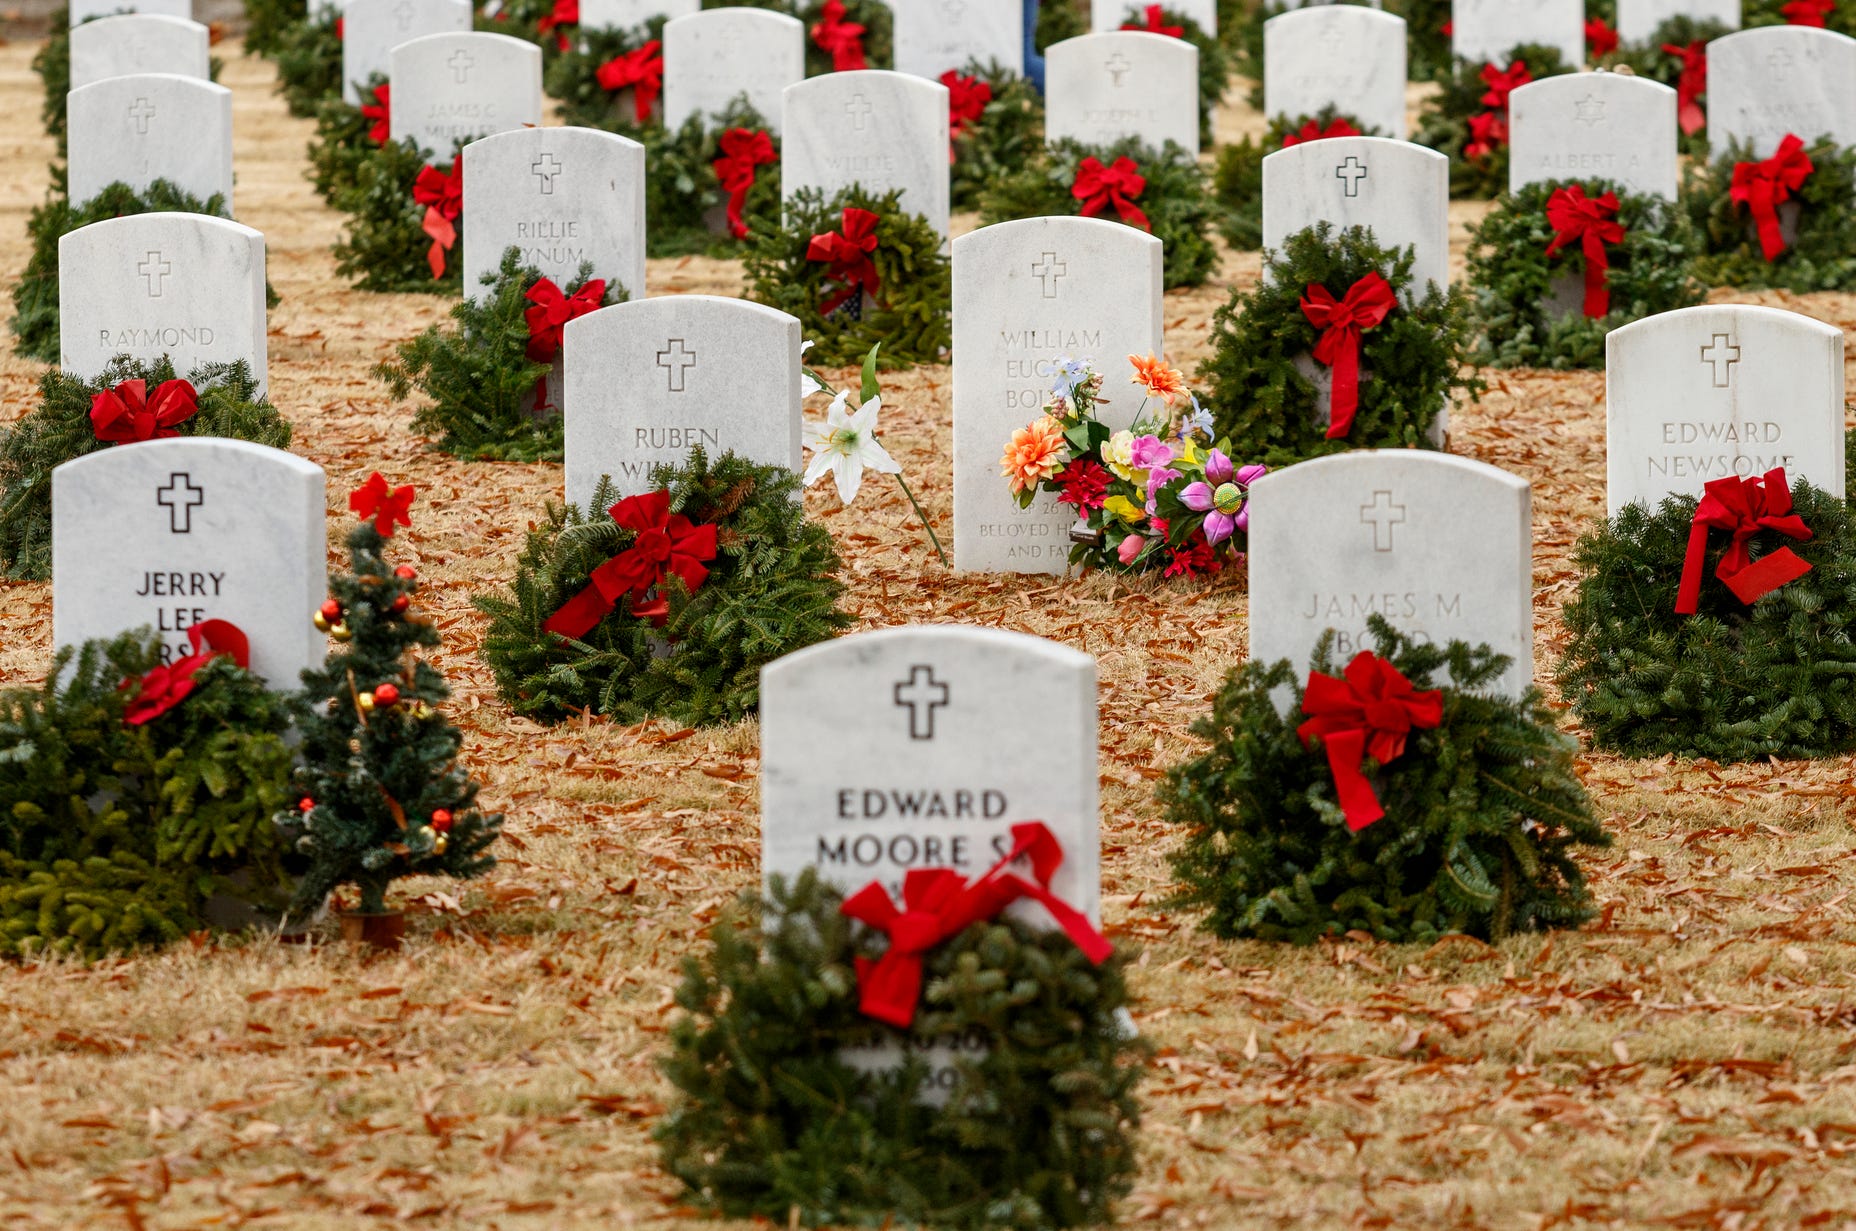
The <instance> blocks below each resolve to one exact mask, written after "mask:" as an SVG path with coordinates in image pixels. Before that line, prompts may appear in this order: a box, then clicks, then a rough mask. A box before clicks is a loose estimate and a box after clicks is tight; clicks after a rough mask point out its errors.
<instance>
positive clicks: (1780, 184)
mask: <svg viewBox="0 0 1856 1231" xmlns="http://www.w3.org/2000/svg"><path fill="white" fill-rule="evenodd" d="M1815 170H1817V168H1816V167H1814V166H1812V165H1811V156H1810V155H1809V154H1806V153H1805V152H1804V142H1803V141H1801V140H1800V139H1799V138H1798V137H1797V136H1796V135H1794V134H1792V133H1786V134H1785V140H1783V141H1781V142H1779V148H1778V150H1777V151H1776V152H1775V153H1774V154H1773V155H1772V157H1771V158H1768V159H1766V160H1765V161H1764V162H1737V163H1735V164H1734V182H1733V187H1732V188H1730V189H1728V192H1727V195H1728V196H1730V197H1732V198H1733V199H1734V200H1735V201H1737V202H1739V203H1740V204H1742V205H1744V206H1746V207H1747V208H1748V209H1750V210H1752V211H1753V225H1754V227H1755V229H1757V230H1758V232H1759V250H1760V252H1761V253H1763V254H1764V255H1765V258H1766V260H1767V262H1769V263H1770V262H1772V261H1776V260H1778V258H1779V254H1780V253H1782V252H1784V251H1785V234H1784V232H1783V231H1781V230H1780V229H1779V206H1780V205H1782V204H1784V203H1785V202H1786V201H1789V200H1791V195H1792V193H1794V192H1796V191H1798V190H1799V189H1800V188H1803V187H1804V182H1805V180H1806V179H1808V178H1809V177H1810V175H1811V172H1813V171H1815Z"/></svg>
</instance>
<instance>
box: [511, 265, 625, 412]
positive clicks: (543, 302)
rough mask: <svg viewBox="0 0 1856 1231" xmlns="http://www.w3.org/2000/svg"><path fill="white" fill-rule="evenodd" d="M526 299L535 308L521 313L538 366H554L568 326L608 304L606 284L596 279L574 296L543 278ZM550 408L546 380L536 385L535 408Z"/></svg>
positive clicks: (532, 287)
mask: <svg viewBox="0 0 1856 1231" xmlns="http://www.w3.org/2000/svg"><path fill="white" fill-rule="evenodd" d="M523 298H524V299H526V300H528V301H529V303H530V304H531V305H533V306H531V307H529V308H528V309H526V310H525V311H524V312H523V313H522V319H523V320H524V321H526V322H527V323H528V350H527V354H528V357H529V359H530V360H532V361H533V362H535V363H553V362H554V357H555V356H556V355H558V354H560V353H561V332H562V330H564V329H566V328H567V322H568V321H572V320H578V319H580V318H581V317H583V316H585V315H586V314H587V313H588V312H596V311H598V310H599V306H600V304H601V303H603V302H604V301H605V298H606V280H605V279H604V278H593V279H591V280H589V281H587V282H585V283H582V284H581V286H580V289H579V290H577V291H575V292H574V293H573V294H572V295H566V294H563V293H562V292H561V288H560V287H558V286H556V285H555V284H554V280H553V279H552V278H543V279H541V280H540V281H538V282H537V283H535V285H534V286H531V287H529V288H528V293H527V294H526V295H524V296H523ZM547 404H548V378H547V377H546V376H543V377H542V378H541V379H539V380H537V381H536V382H535V406H536V408H537V409H540V408H542V407H545V406H547Z"/></svg>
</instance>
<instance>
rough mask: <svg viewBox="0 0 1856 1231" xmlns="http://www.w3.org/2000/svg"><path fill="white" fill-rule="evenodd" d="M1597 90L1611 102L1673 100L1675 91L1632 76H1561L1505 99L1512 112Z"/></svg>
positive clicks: (1518, 90)
mask: <svg viewBox="0 0 1856 1231" xmlns="http://www.w3.org/2000/svg"><path fill="white" fill-rule="evenodd" d="M1593 90H1596V91H1598V92H1599V93H1601V94H1606V95H1609V96H1611V97H1613V98H1616V97H1620V96H1628V95H1630V94H1632V93H1635V94H1636V95H1637V96H1638V97H1639V98H1641V99H1645V100H1648V99H1657V98H1664V97H1667V98H1668V99H1670V100H1674V98H1675V96H1676V92H1675V89H1674V88H1673V87H1671V86H1666V85H1664V84H1663V83H1662V82H1660V81H1651V80H1650V79H1649V78H1648V77H1639V76H1637V75H1636V74H1634V73H1614V72H1602V71H1601V72H1583V73H1561V74H1560V75H1559V76H1557V77H1542V78H1540V79H1539V80H1537V81H1530V82H1528V83H1527V84H1526V85H1524V86H1518V87H1516V89H1515V90H1514V92H1513V93H1512V94H1510V95H1509V96H1508V107H1509V110H1510V111H1511V112H1512V111H1513V109H1514V108H1515V107H1516V106H1517V105H1519V106H1523V107H1525V106H1526V105H1527V104H1528V103H1529V102H1533V101H1538V102H1541V103H1546V102H1550V101H1552V100H1553V98H1554V96H1556V95H1559V94H1568V95H1570V94H1576V93H1581V92H1590V91H1593Z"/></svg>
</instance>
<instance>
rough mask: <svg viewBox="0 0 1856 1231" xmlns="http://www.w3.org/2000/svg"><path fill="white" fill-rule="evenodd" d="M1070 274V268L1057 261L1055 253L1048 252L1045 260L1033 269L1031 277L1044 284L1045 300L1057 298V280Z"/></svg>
mask: <svg viewBox="0 0 1856 1231" xmlns="http://www.w3.org/2000/svg"><path fill="white" fill-rule="evenodd" d="M1069 272H1070V267H1069V265H1068V264H1066V263H1065V262H1063V261H1059V260H1058V259H1057V254H1056V253H1054V252H1046V253H1045V254H1044V259H1043V260H1041V261H1039V262H1038V263H1037V264H1035V265H1033V266H1032V267H1031V276H1032V277H1033V278H1038V279H1041V280H1042V281H1043V283H1044V298H1046V299H1055V298H1057V279H1059V278H1061V277H1063V276H1064V275H1065V274H1067V273H1069Z"/></svg>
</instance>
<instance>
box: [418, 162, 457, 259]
mask: <svg viewBox="0 0 1856 1231" xmlns="http://www.w3.org/2000/svg"><path fill="white" fill-rule="evenodd" d="M462 162H463V159H461V158H456V159H453V160H452V162H451V170H449V171H440V170H439V169H438V168H437V167H433V166H425V167H421V168H420V169H419V178H418V179H416V180H414V181H413V185H412V199H413V200H414V201H417V202H418V203H419V204H420V205H423V206H425V220H424V221H423V222H421V223H420V224H419V229H420V230H422V231H424V232H425V233H426V234H427V235H430V236H431V237H432V247H431V249H430V250H429V251H427V252H426V254H425V263H426V264H427V265H429V266H431V269H432V277H433V278H435V279H436V278H442V277H444V276H445V253H447V252H449V251H450V250H451V249H452V248H453V247H454V246H456V244H457V242H458V229H457V227H455V226H453V225H452V223H454V222H455V221H456V220H457V217H458V215H459V214H461V213H463V212H464V169H463V167H462V166H461V165H460V164H461V163H462Z"/></svg>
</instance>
